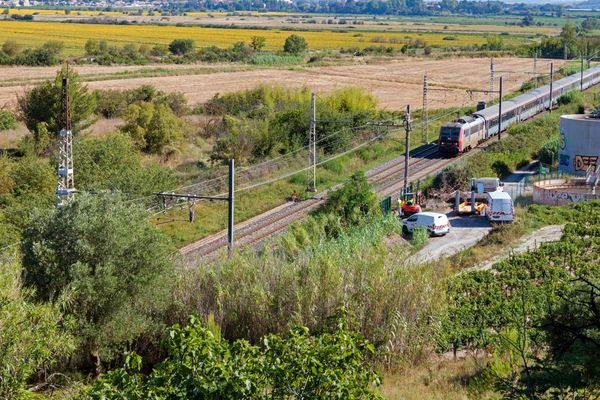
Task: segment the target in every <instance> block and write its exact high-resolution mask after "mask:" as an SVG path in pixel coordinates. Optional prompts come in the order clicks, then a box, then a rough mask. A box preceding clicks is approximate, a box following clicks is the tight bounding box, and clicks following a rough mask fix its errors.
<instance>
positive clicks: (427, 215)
mask: <svg viewBox="0 0 600 400" xmlns="http://www.w3.org/2000/svg"><path fill="white" fill-rule="evenodd" d="M418 215H424V216H426V217H434V218H438V217H445V216H446V214H441V213H436V212H431V211H423V212H420V213H418Z"/></svg>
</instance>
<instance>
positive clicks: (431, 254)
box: [410, 213, 492, 263]
mask: <svg viewBox="0 0 600 400" xmlns="http://www.w3.org/2000/svg"><path fill="white" fill-rule="evenodd" d="M447 215H448V220H449V221H450V232H449V233H448V234H446V235H444V236H441V237H432V238H430V239H429V240H428V241H427V244H426V245H425V247H423V248H422V249H421V250H419V251H418V252H416V253H415V254H414V255H413V256H412V257H411V258H410V261H412V262H418V263H421V262H429V261H437V260H439V259H440V258H442V257H449V256H452V255H454V254H456V253H458V252H460V251H462V250H465V249H468V248H470V247H473V246H475V245H476V244H477V242H478V241H479V240H481V238H483V237H484V236H485V235H487V234H488V233H490V231H491V230H492V226H491V225H490V223H489V222H488V220H487V218H486V217H483V216H480V215H470V216H457V215H454V213H448V214H447Z"/></svg>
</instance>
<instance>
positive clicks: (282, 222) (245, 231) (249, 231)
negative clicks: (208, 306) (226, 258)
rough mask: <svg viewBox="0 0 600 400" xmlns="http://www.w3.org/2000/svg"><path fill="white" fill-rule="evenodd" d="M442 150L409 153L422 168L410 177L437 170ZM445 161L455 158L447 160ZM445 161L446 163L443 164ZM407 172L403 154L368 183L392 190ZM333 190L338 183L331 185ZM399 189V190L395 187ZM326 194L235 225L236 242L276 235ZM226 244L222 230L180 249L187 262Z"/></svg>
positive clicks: (205, 256) (238, 244)
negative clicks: (439, 151)
mask: <svg viewBox="0 0 600 400" xmlns="http://www.w3.org/2000/svg"><path fill="white" fill-rule="evenodd" d="M439 156H440V155H439V153H438V151H437V147H436V146H435V145H434V144H428V145H425V146H422V147H420V148H418V149H415V150H413V151H412V152H411V154H410V159H411V160H410V168H411V169H413V167H415V166H418V168H419V172H418V173H416V174H414V173H413V174H412V175H411V179H412V180H414V179H422V178H424V177H425V176H426V175H424V173H423V172H424V171H425V172H427V174H429V173H431V172H434V171H435V170H437V167H438V164H439V163H440V160H444V159H440V158H439ZM444 161H446V163H449V162H452V161H454V159H450V160H449V161H448V160H444ZM444 165H445V164H444ZM403 174H404V156H400V157H396V158H394V159H392V160H390V161H388V162H386V163H384V164H382V165H379V166H377V167H375V168H373V169H371V170H369V171H367V172H366V174H365V175H366V176H367V179H368V180H369V183H371V184H372V185H374V186H375V191H376V192H377V193H379V194H382V195H385V196H387V195H389V194H387V193H388V192H390V190H392V189H393V190H396V189H395V188H396V186H398V185H400V186H399V187H401V185H402V183H403ZM332 189H333V190H335V189H336V187H334V188H332ZM396 193H397V191H396ZM326 198H327V191H324V192H322V193H319V194H318V195H317V196H315V197H313V198H310V199H307V200H304V201H301V202H298V203H291V202H290V203H286V204H284V205H282V206H280V207H277V208H276V209H274V210H271V211H268V212H266V213H264V214H262V215H259V216H257V217H255V218H252V219H251V220H248V221H246V222H242V223H240V224H238V225H237V226H236V231H235V240H236V242H235V245H236V247H244V246H249V245H255V244H258V243H259V242H261V241H262V240H263V239H265V238H266V237H270V236H273V235H274V234H277V233H280V232H282V231H284V230H285V229H287V228H288V227H289V226H290V225H291V224H293V223H294V222H296V221H299V220H301V219H302V218H304V216H306V214H308V213H309V212H310V211H312V210H313V209H315V208H316V207H318V206H319V205H321V204H322V203H323V202H324V201H325V199H326ZM226 247H227V232H226V231H225V230H224V231H221V232H219V233H217V234H215V235H212V236H209V237H207V238H205V239H202V240H200V241H198V242H194V243H192V244H189V245H187V246H185V247H183V248H181V249H180V252H181V254H182V256H183V258H184V260H185V261H186V262H187V263H190V264H191V263H193V262H194V261H197V260H199V259H205V260H206V259H212V258H215V257H216V256H218V254H219V253H220V252H221V251H222V250H224V249H225V248H226Z"/></svg>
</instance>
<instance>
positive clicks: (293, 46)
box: [283, 34, 308, 54]
mask: <svg viewBox="0 0 600 400" xmlns="http://www.w3.org/2000/svg"><path fill="white" fill-rule="evenodd" d="M306 50H308V43H307V42H306V39H304V38H303V37H302V36H300V35H296V34H293V35H290V36H288V37H287V38H286V39H285V43H284V45H283V51H284V52H286V53H290V54H301V53H304V52H305V51H306Z"/></svg>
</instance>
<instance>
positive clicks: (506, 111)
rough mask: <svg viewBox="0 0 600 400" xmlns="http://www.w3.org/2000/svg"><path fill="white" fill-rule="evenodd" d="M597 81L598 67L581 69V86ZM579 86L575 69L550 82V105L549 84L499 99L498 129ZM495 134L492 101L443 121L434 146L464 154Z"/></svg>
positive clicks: (599, 78)
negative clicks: (499, 125) (500, 115)
mask: <svg viewBox="0 0 600 400" xmlns="http://www.w3.org/2000/svg"><path fill="white" fill-rule="evenodd" d="M598 83H600V66H597V67H593V68H589V69H587V70H585V71H584V72H583V89H587V88H589V87H591V86H594V85H596V84H598ZM580 88H581V73H580V72H578V73H576V74H573V75H569V76H567V77H564V78H562V79H559V80H556V81H554V82H553V83H552V104H550V84H547V85H544V86H541V87H539V88H537V89H533V90H530V91H529V92H527V93H523V94H521V95H519V96H517V97H514V98H512V99H510V100H506V101H503V102H502V117H501V118H502V131H504V130H506V129H508V127H510V126H511V125H513V124H516V123H519V122H521V121H524V120H526V119H528V118H531V117H533V116H534V115H536V114H539V113H541V112H543V111H545V110H547V109H549V108H551V106H553V105H554V104H556V102H557V99H558V98H559V97H560V96H561V95H562V94H565V93H567V92H570V91H571V90H579V89H580ZM497 134H498V104H495V105H493V106H490V107H486V108H483V109H481V110H479V111H477V112H475V113H474V114H472V115H466V116H462V117H460V118H458V119H456V120H454V121H452V122H450V123H447V124H444V125H443V126H442V127H441V128H440V135H439V139H438V149H439V151H440V153H442V154H448V155H457V154H460V153H465V152H467V151H469V150H471V149H472V148H474V147H476V146H477V145H478V144H479V143H481V142H484V141H485V140H487V139H489V138H491V137H492V136H496V135H497Z"/></svg>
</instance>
